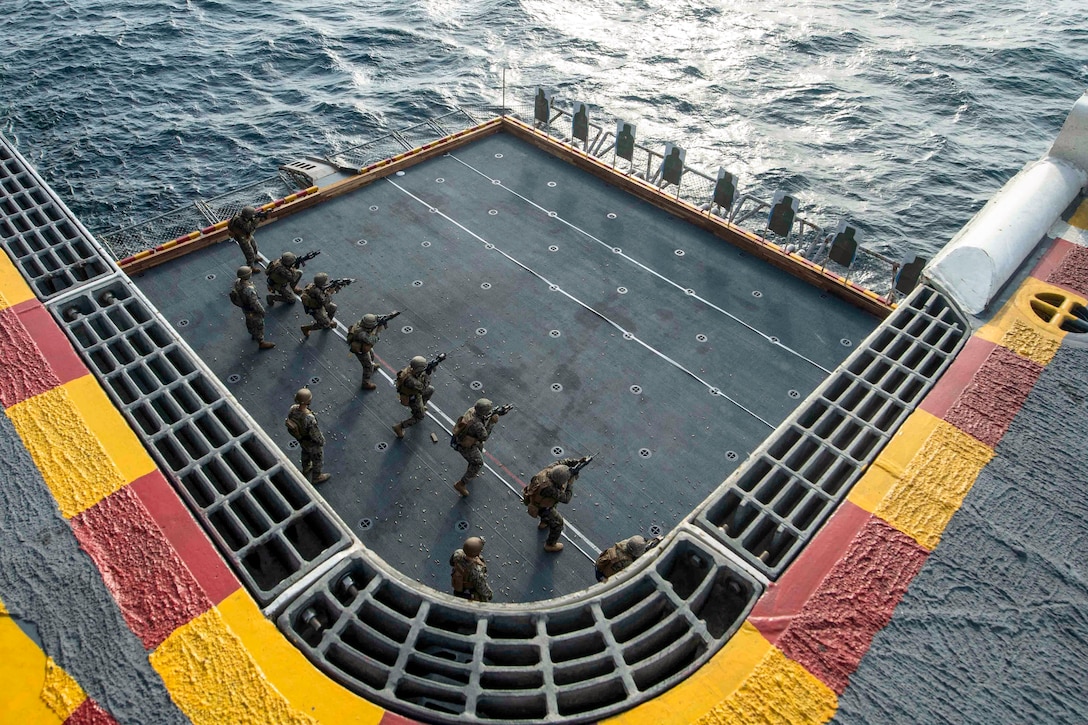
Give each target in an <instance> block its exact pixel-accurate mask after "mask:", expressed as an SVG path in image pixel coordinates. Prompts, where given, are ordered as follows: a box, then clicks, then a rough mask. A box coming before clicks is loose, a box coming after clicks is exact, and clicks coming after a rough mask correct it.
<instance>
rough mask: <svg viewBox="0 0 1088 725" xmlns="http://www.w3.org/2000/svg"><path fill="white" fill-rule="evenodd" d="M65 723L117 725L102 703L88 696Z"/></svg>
mask: <svg viewBox="0 0 1088 725" xmlns="http://www.w3.org/2000/svg"><path fill="white" fill-rule="evenodd" d="M64 725H117V721H116V720H114V719H113V716H112V715H110V714H109V713H108V712H106V711H105V710H103V709H102V706H101V705H99V704H98V703H97V702H95V701H94V700H93V699H92V698H90V697H88V698H87V699H86V700H84V701H83V702H82V703H80V705H79V707H77V708H76V709H75V710H74V711H73V712H72V714H71V715H69V716H68V719H67V720H65V721H64Z"/></svg>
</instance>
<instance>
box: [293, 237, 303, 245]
mask: <svg viewBox="0 0 1088 725" xmlns="http://www.w3.org/2000/svg"><path fill="white" fill-rule="evenodd" d="M291 241H292V242H294V243H295V244H302V237H295V238H294V239H292V240H291Z"/></svg>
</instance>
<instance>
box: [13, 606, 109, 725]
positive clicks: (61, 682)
mask: <svg viewBox="0 0 1088 725" xmlns="http://www.w3.org/2000/svg"><path fill="white" fill-rule="evenodd" d="M0 652H3V653H4V656H3V657H0V682H2V683H3V685H2V686H0V722H5V723H63V722H64V721H65V720H66V719H68V717H69V716H70V715H71V714H72V713H73V712H75V710H76V708H78V707H79V706H80V705H81V704H82V703H83V701H84V700H85V699H87V696H86V695H85V694H84V693H83V689H82V688H81V687H80V686H79V684H77V683H76V681H75V680H74V679H72V677H71V676H70V675H69V674H68V673H67V672H65V671H64V670H63V669H62V668H60V667H59V666H58V665H57V663H55V662H54V661H53V659H52V658H51V657H48V656H46V654H45V653H44V652H42V650H41V648H40V647H38V645H37V644H35V642H34V640H32V639H30V638H29V637H28V636H26V633H24V632H23V630H22V629H20V628H19V625H17V624H16V623H15V621H14V620H12V618H11V617H10V616H8V614H7V610H6V609H5V610H4V613H3V616H0Z"/></svg>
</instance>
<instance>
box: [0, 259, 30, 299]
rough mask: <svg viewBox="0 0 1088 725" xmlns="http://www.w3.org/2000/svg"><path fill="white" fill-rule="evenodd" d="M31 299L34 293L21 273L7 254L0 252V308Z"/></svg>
mask: <svg viewBox="0 0 1088 725" xmlns="http://www.w3.org/2000/svg"><path fill="white" fill-rule="evenodd" d="M32 299H34V293H33V292H31V291H30V287H28V286H27V284H26V282H25V281H24V280H23V275H21V274H19V270H18V269H16V268H15V265H14V264H12V263H11V260H10V259H8V255H6V254H0V310H3V309H6V308H8V307H14V306H15V305H17V304H19V303H20V302H26V301H27V300H32Z"/></svg>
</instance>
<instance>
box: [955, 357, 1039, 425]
mask: <svg viewBox="0 0 1088 725" xmlns="http://www.w3.org/2000/svg"><path fill="white" fill-rule="evenodd" d="M1042 372H1043V368H1042V366H1041V365H1039V363H1037V362H1034V361H1032V360H1026V359H1024V358H1022V357H1020V356H1019V355H1017V354H1016V353H1014V352H1013V351H1011V350H1008V349H1006V348H1004V347H1000V346H999V347H995V348H994V349H993V351H992V352H990V354H989V356H987V358H986V360H985V361H984V362H983V363H982V366H981V367H980V368H979V369H978V372H977V373H976V374H975V378H974V380H972V381H971V384H970V385H968V386H967V387H966V388H965V389H964V391H963V393H962V394H961V395H960V397H959V399H958V400H957V401H956V402H955V403H954V404H953V405H952V407H951V408H949V410H948V413H947V414H946V415H945V416H944V419H945V420H946V421H947V422H949V423H951V424H952V425H954V426H956V427H957V428H959V429H960V430H962V431H963V432H964V433H968V434H969V435H971V436H974V437H975V438H977V439H978V440H979V441H981V442H983V443H985V444H986V445H988V446H990V447H996V446H997V444H998V443H999V442H1001V437H1002V436H1004V435H1005V431H1006V430H1008V428H1009V424H1010V423H1012V420H1013V418H1015V417H1016V414H1017V413H1019V412H1020V407H1021V406H1022V405H1023V404H1024V401H1025V400H1026V399H1027V397H1028V394H1029V393H1030V392H1031V389H1032V388H1033V387H1035V381H1036V380H1038V379H1039V375H1040V374H1042Z"/></svg>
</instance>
